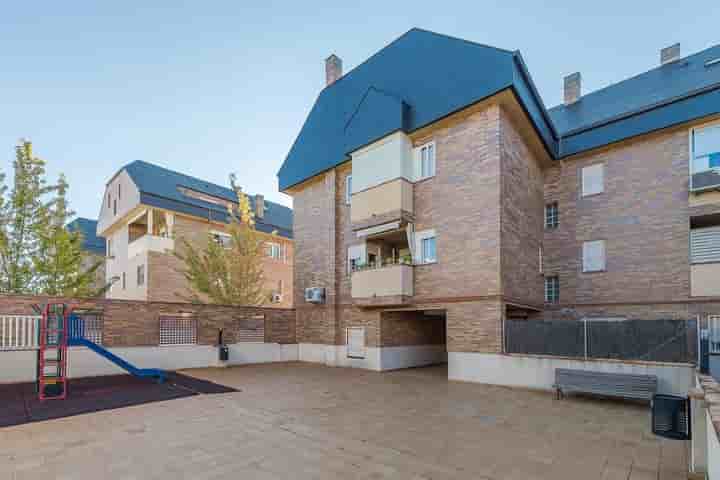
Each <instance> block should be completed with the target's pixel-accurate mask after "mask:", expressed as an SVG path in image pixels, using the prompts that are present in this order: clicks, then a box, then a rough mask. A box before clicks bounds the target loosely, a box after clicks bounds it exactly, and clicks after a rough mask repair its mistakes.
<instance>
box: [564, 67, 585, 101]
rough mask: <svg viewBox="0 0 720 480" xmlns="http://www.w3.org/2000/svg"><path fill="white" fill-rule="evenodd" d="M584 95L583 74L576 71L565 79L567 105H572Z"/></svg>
mask: <svg viewBox="0 0 720 480" xmlns="http://www.w3.org/2000/svg"><path fill="white" fill-rule="evenodd" d="M581 96H582V76H581V75H580V72H575V73H572V74H570V75H568V76H567V77H565V78H564V79H563V97H564V103H565V105H572V104H573V103H575V102H577V101H578V100H580V97H581Z"/></svg>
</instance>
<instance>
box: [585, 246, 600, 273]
mask: <svg viewBox="0 0 720 480" xmlns="http://www.w3.org/2000/svg"><path fill="white" fill-rule="evenodd" d="M602 270H605V241H604V240H595V241H592V242H585V243H583V272H599V271H602Z"/></svg>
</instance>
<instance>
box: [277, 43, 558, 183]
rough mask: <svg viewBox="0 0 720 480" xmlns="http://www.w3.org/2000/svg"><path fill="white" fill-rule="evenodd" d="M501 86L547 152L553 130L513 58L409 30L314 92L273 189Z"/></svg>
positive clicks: (492, 49)
mask: <svg viewBox="0 0 720 480" xmlns="http://www.w3.org/2000/svg"><path fill="white" fill-rule="evenodd" d="M429 59H431V61H430V60H429ZM506 88H513V89H514V90H515V92H516V94H517V95H518V97H519V99H520V101H521V103H523V105H524V106H525V108H526V110H528V112H529V113H530V115H531V116H534V119H535V126H536V128H537V130H538V133H539V134H540V136H541V138H542V140H543V142H544V143H545V145H546V147H547V148H548V150H550V151H554V150H555V149H556V145H555V138H554V132H553V131H552V127H551V126H550V124H549V119H548V118H547V117H546V116H545V108H544V106H543V105H542V102H541V101H540V98H539V97H538V96H537V94H536V91H535V88H534V86H533V85H532V83H531V80H530V78H529V76H526V75H525V73H524V64H523V62H522V58H521V57H520V55H519V53H518V52H511V51H509V50H502V49H499V48H495V47H489V46H487V45H481V44H478V43H474V42H469V41H466V40H460V39H457V38H453V37H448V36H445V35H440V34H437V33H433V32H428V31H425V30H420V29H412V30H410V31H409V32H407V33H406V34H404V35H402V36H401V37H400V38H398V39H397V40H395V41H394V42H392V43H391V44H390V45H388V46H386V47H385V48H383V49H382V50H380V51H379V52H377V53H376V54H375V55H373V56H372V57H370V58H369V59H368V60H366V61H365V62H364V63H362V64H360V65H358V66H357V67H356V68H354V69H353V70H352V71H350V72H348V73H347V74H346V75H344V76H343V77H341V78H340V79H339V80H337V81H336V82H335V83H333V84H332V85H330V86H329V87H327V88H325V89H324V90H323V91H322V92H321V93H320V95H319V97H318V99H317V101H316V102H315V105H314V106H313V108H312V110H311V111H310V114H309V115H308V118H307V120H306V121H305V124H304V125H303V127H302V129H301V131H300V134H299V135H298V138H297V140H296V141H295V143H294V144H293V146H292V148H291V149H290V153H289V154H288V156H287V158H286V160H285V163H284V164H283V166H282V167H281V169H280V172H279V173H278V176H279V178H280V189H281V190H284V189H286V188H288V187H290V186H292V185H294V184H296V183H299V182H301V181H303V180H305V179H307V178H309V177H311V176H313V175H316V174H318V173H320V172H323V171H325V170H327V169H329V168H332V167H334V166H335V165H338V164H340V163H342V162H344V161H345V160H347V158H348V154H349V153H350V152H352V151H354V150H357V149H358V148H361V147H363V146H365V145H367V144H369V143H371V142H373V141H375V140H377V139H379V138H381V137H383V136H386V135H388V134H390V133H393V132H394V131H397V130H403V131H406V132H410V131H413V130H416V129H418V128H421V127H424V126H425V125H428V124H430V123H432V122H434V121H436V120H438V119H440V118H442V117H445V116H447V115H450V114H451V113H454V112H456V111H458V110H461V109H463V108H465V107H466V106H468V105H470V104H473V103H476V102H478V101H480V100H483V99H485V98H487V97H490V96H492V95H494V94H496V93H498V92H500V91H502V90H504V89H506Z"/></svg>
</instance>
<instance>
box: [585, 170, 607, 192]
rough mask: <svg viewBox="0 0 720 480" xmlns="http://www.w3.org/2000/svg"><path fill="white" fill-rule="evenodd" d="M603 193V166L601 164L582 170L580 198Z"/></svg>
mask: <svg viewBox="0 0 720 480" xmlns="http://www.w3.org/2000/svg"><path fill="white" fill-rule="evenodd" d="M604 191H605V166H604V165H603V164H602V163H598V164H596V165H590V166H589V167H584V168H583V169H582V196H583V197H587V196H588V195H596V194H598V193H602V192H604Z"/></svg>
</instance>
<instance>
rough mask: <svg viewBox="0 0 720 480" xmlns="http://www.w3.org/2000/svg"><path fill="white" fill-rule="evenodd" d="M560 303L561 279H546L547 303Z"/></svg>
mask: <svg viewBox="0 0 720 480" xmlns="http://www.w3.org/2000/svg"><path fill="white" fill-rule="evenodd" d="M559 301H560V277H558V276H557V275H553V276H550V277H545V303H558V302H559Z"/></svg>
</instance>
